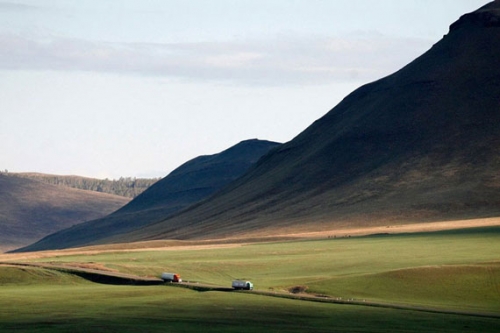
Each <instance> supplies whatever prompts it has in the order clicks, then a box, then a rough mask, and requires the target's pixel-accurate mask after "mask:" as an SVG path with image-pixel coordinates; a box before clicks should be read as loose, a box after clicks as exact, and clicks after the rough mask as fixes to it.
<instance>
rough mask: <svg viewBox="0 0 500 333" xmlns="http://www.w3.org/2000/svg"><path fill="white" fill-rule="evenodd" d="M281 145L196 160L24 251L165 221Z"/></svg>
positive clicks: (247, 144)
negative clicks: (110, 208)
mask: <svg viewBox="0 0 500 333" xmlns="http://www.w3.org/2000/svg"><path fill="white" fill-rule="evenodd" d="M279 145H280V144H279V143H276V142H270V141H264V140H257V139H253V140H247V141H243V142H240V143H238V144H237V145H235V146H233V147H231V148H229V149H227V150H225V151H223V152H221V153H218V154H214V155H207V156H199V157H197V158H194V159H192V160H190V161H188V162H186V163H184V164H183V165H181V166H180V167H178V168H177V169H175V170H174V171H172V172H171V173H170V174H169V175H167V176H166V177H164V178H163V179H161V180H160V181H158V182H157V183H155V184H154V185H153V186H151V187H150V188H149V189H147V190H146V191H144V192H143V193H142V194H141V195H139V196H138V197H137V198H135V199H134V200H132V201H131V202H129V203H128V204H127V205H125V206H124V207H122V208H121V209H119V210H117V211H116V212H114V213H112V214H110V215H108V216H106V217H103V218H100V219H97V220H93V221H88V222H85V223H82V224H79V225H76V226H73V227H72V228H69V229H65V230H61V231H59V232H57V233H55V234H52V235H50V236H48V237H45V238H44V239H42V240H40V241H39V242H37V243H35V244H32V245H30V246H28V247H26V248H23V249H20V251H32V250H41V249H54V248H66V247H74V246H83V245H89V244H92V243H95V242H98V241H103V240H104V239H107V238H109V237H113V236H115V235H120V234H123V233H125V232H128V231H131V230H135V229H138V228H140V227H142V226H145V225H147V224H150V223H153V222H157V221H159V220H162V219H164V218H165V217H168V216H169V215H172V214H174V213H175V212H178V211H180V210H182V209H184V208H186V207H188V206H190V205H192V204H194V203H197V202H199V201H201V200H203V199H205V198H207V197H209V196H210V195H212V194H213V193H215V192H216V191H218V190H220V189H221V188H223V187H224V186H225V185H227V184H228V183H230V182H232V181H234V180H235V179H236V178H238V177H240V176H241V175H242V174H244V173H245V172H246V171H247V170H248V169H249V168H250V167H251V166H252V165H253V164H255V163H256V162H257V160H258V159H259V158H260V157H261V156H262V155H263V154H265V153H267V152H268V151H269V150H270V149H272V148H276V147H277V146H279Z"/></svg>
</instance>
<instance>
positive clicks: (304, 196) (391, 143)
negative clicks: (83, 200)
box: [121, 1, 500, 241]
mask: <svg viewBox="0 0 500 333" xmlns="http://www.w3.org/2000/svg"><path fill="white" fill-rule="evenodd" d="M499 7H500V2H499V1H495V2H492V3H490V4H488V5H486V6H484V7H482V8H481V9H480V10H479V11H478V12H473V13H469V14H465V15H463V16H462V17H461V18H459V19H458V21H456V22H455V23H453V24H452V25H451V26H450V32H449V33H448V34H447V35H446V36H445V37H444V38H443V39H442V40H441V41H439V42H438V43H436V44H435V45H434V46H433V47H432V48H431V49H430V50H429V51H427V52H426V53H424V54H423V55H422V56H420V57H418V58H417V59H415V60H414V61H412V62H411V63H410V64H408V65H406V66H404V67H403V68H402V69H400V70H399V71H397V72H395V73H394V74H391V75H389V76H387V77H385V78H382V79H380V80H377V81H375V82H372V83H368V84H366V85H364V86H362V87H360V88H359V89H357V90H355V91H354V92H353V93H351V94H349V95H348V96H347V97H346V98H344V100H342V101H341V103H339V104H338V105H337V106H336V107H335V108H333V109H332V110H331V111H330V112H328V113H327V114H326V115H325V116H323V117H321V118H320V119H318V120H317V121H315V122H314V123H313V124H312V125H311V126H309V127H308V128H307V129H306V130H305V131H303V132H302V133H300V134H299V135H298V136H296V137H295V138H294V139H293V140H292V141H290V142H288V143H285V144H283V145H282V146H280V147H279V148H277V149H276V150H274V151H273V152H272V153H270V154H267V155H266V156H264V157H263V158H262V159H261V160H260V161H259V162H258V163H257V164H256V165H255V166H254V167H253V168H252V169H251V170H250V171H249V172H248V173H247V174H245V175H244V176H243V177H242V178H240V179H239V180H237V181H236V182H235V183H233V184H231V185H230V187H228V188H226V189H225V190H223V191H221V192H219V193H218V194H217V197H214V198H212V199H211V200H210V202H206V203H205V204H201V205H197V206H196V207H192V208H190V209H189V210H188V211H186V212H183V213H181V214H178V215H176V216H174V217H171V218H169V219H166V220H164V221H162V222H158V223H156V224H154V225H150V226H149V227H147V228H145V229H144V230H141V231H140V232H137V233H135V234H133V235H132V234H131V235H128V236H124V237H123V238H122V239H121V241H134V240H148V239H162V238H177V239H188V238H206V237H226V236H232V235H238V234H244V233H252V232H255V231H256V230H266V229H267V230H269V232H272V230H275V229H276V228H286V227H287V226H290V227H291V229H297V228H299V229H300V228H302V226H301V224H308V225H309V226H310V227H313V228H325V227H339V226H349V225H351V226H352V225H367V224H373V223H378V224H383V223H389V222H390V223H393V222H394V221H397V223H408V222H411V221H436V220H443V219H444V220H447V219H455V218H469V217H470V218H473V217H490V216H496V215H499V214H500V195H499V193H500V191H499V188H500V181H499V176H498V173H497V170H499V165H500V159H499V157H498V156H500V148H499V147H500V141H499V138H500V128H499V127H500V126H499V125H498V124H500V112H499V106H498V96H500V73H499V70H498V66H496V64H498V63H500V56H499V54H500V49H499V43H498V41H499V40H500V32H499V31H500V29H498V27H497V25H496V24H492V23H491V22H496V20H497V19H498V18H499V14H498V13H499ZM478 13H479V14H478ZM478 20H479V21H478ZM481 20H486V23H484V21H481ZM311 147H312V148H311ZM228 202H230V204H227V203H228Z"/></svg>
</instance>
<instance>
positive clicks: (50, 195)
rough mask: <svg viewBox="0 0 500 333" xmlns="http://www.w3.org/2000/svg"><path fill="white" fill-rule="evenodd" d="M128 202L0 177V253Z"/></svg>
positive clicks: (34, 182) (111, 197)
mask: <svg viewBox="0 0 500 333" xmlns="http://www.w3.org/2000/svg"><path fill="white" fill-rule="evenodd" d="M129 201H130V199H127V198H124V197H121V196H116V195H110V194H104V193H98V192H91V191H83V190H77V189H71V188H66V187H60V186H55V185H49V184H45V183H42V182H38V181H34V180H30V179H24V178H19V177H15V176H12V175H4V174H0V229H1V232H0V251H6V250H9V249H13V248H16V247H20V246H24V245H27V244H30V243H32V242H35V241H37V240H38V239H40V238H42V237H43V236H46V235H48V234H51V233H53V232H56V231H58V230H61V229H64V228H68V227H70V226H71V225H73V224H77V223H81V222H84V221H86V220H89V219H96V218H98V217H101V216H105V215H107V214H109V213H110V212H113V211H115V210H117V209H118V208H120V207H122V206H123V205H125V204H126V203H128V202H129Z"/></svg>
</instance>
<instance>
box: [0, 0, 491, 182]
mask: <svg viewBox="0 0 500 333" xmlns="http://www.w3.org/2000/svg"><path fill="white" fill-rule="evenodd" d="M486 3H488V1H475V0H434V1H431V0H427V1H423V0H420V1H396V0H383V1H377V2H375V1H368V0H356V1H320V0H313V1H311V0H307V1H306V0H297V1H284V0H280V1H278V0H274V1H273V0H271V1H261V0H254V1H238V2H234V1H229V0H224V1H222V0H214V1H210V2H207V1H159V0H158V1H154V0H152V1H134V0H127V1H120V2H117V1H111V0H99V1H98V0H89V1H85V2H83V1H65V0H64V1H63V0H55V1H48V0H47V1H36V0H19V1H16V0H10V1H2V0H0V101H1V106H2V107H1V112H2V122H1V124H0V140H1V142H2V144H1V151H0V153H1V156H2V160H1V162H2V163H0V169H1V170H5V169H7V170H9V171H11V172H26V171H34V172H44V173H52V174H76V175H82V176H90V177H98V178H105V177H108V178H119V177H120V176H124V177H127V176H132V177H153V176H155V177H156V176H165V175H166V174H167V173H168V172H170V171H171V170H173V169H175V168H176V167H178V166H179V165H180V164H182V163H184V162H185V161H187V160H189V159H191V158H193V157H196V156H199V155H208V154H213V153H216V152H219V151H221V150H224V149H226V148H228V147H230V146H232V145H234V144H236V143H237V142H239V141H242V140H246V139H250V138H259V139H266V140H272V141H278V142H286V141H289V140H291V139H292V138H293V137H294V136H296V135H297V134H299V133H300V132H301V131H302V130H304V129H305V128H306V127H307V126H309V125H310V124H311V123H312V122H313V121H315V120H316V119H318V118H319V117H321V116H322V115H324V114H325V113H327V112H328V111H329V110H330V109H331V108H332V107H333V106H335V105H336V104H337V103H338V102H339V101H340V100H341V99H342V98H343V97H345V96H346V95H347V94H348V93H350V92H351V91H352V90H354V89H355V88H357V87H359V86H360V85H362V84H365V83H367V82H370V81H373V80H376V79H378V78H381V77H383V76H386V75H388V74H390V73H392V72H394V71H396V70H398V69H399V68H401V67H402V66H404V65H406V64H407V63H409V62H410V61H412V60H413V59H414V58H416V57H417V56H419V55H420V54H422V53H423V52H425V51H426V50H428V49H429V48H430V47H431V46H432V45H433V44H434V43H435V42H437V41H438V40H439V39H440V38H441V37H442V36H443V35H444V34H446V33H447V32H448V27H449V25H450V24H451V23H452V22H454V21H456V20H457V19H458V17H460V16H461V15H462V14H464V13H466V12H470V11H473V10H475V9H477V8H479V7H481V6H482V5H484V4H486Z"/></svg>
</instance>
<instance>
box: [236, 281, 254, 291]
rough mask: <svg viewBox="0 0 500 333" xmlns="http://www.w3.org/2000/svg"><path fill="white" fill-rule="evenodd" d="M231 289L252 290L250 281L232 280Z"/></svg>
mask: <svg viewBox="0 0 500 333" xmlns="http://www.w3.org/2000/svg"><path fill="white" fill-rule="evenodd" d="M232 287H233V289H236V290H252V289H253V283H252V282H250V281H244V280H234V281H233V284H232Z"/></svg>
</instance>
